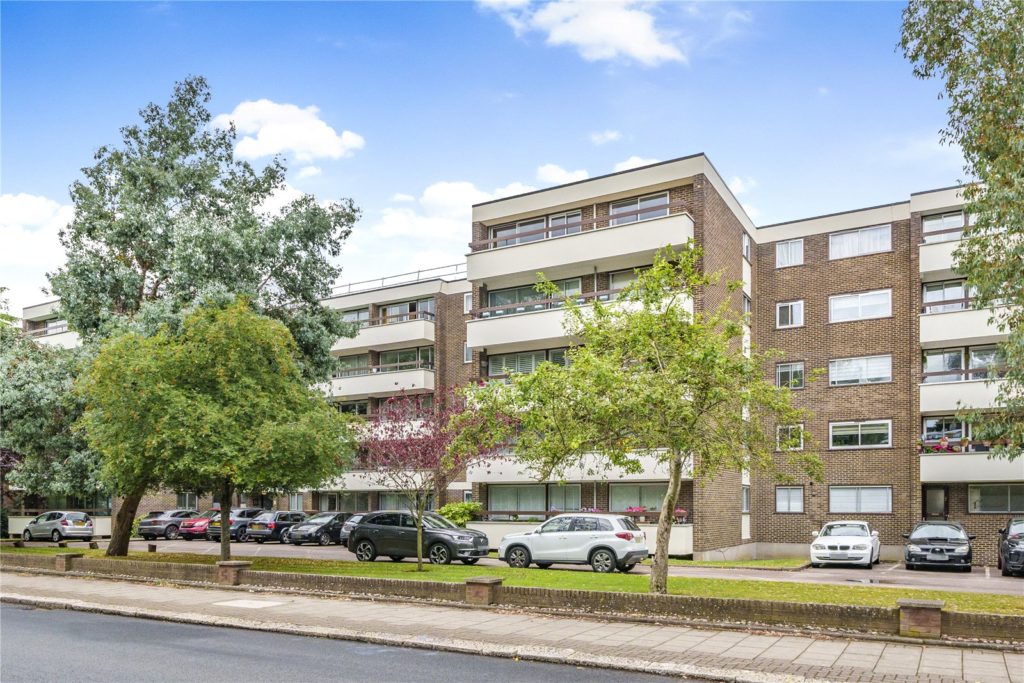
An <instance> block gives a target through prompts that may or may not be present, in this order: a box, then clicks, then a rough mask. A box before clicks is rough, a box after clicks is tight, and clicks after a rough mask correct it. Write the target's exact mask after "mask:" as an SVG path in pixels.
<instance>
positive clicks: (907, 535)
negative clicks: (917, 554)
mask: <svg viewBox="0 0 1024 683" xmlns="http://www.w3.org/2000/svg"><path fill="white" fill-rule="evenodd" d="M900 536H902V537H903V538H910V534H900Z"/></svg>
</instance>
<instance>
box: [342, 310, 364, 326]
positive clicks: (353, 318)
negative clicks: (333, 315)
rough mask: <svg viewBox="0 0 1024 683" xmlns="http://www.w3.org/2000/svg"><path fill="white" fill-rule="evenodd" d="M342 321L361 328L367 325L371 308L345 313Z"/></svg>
mask: <svg viewBox="0 0 1024 683" xmlns="http://www.w3.org/2000/svg"><path fill="white" fill-rule="evenodd" d="M341 318H342V320H344V321H345V322H347V323H355V324H357V325H359V326H363V325H365V324H366V321H367V320H369V319H370V309H369V308H356V309H353V310H351V311H345V312H344V313H342V314H341Z"/></svg>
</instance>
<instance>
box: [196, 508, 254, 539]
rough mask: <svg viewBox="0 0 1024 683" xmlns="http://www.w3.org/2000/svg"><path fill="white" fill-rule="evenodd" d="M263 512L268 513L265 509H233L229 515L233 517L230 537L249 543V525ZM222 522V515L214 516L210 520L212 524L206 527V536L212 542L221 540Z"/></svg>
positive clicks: (229, 532)
mask: <svg viewBox="0 0 1024 683" xmlns="http://www.w3.org/2000/svg"><path fill="white" fill-rule="evenodd" d="M263 512H266V511H265V510H264V509H263V508H231V512H230V513H229V514H230V515H231V516H230V519H231V529H230V530H229V531H228V534H229V537H230V538H231V539H232V540H237V541H239V542H241V543H245V542H246V541H248V540H249V523H250V522H251V521H252V520H253V518H254V517H256V516H257V515H260V514H262V513H263ZM220 520H221V515H214V516H213V518H211V519H210V523H209V524H207V525H206V535H207V536H208V537H209V538H210V540H211V541H219V540H220Z"/></svg>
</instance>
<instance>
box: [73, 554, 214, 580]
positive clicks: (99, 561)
mask: <svg viewBox="0 0 1024 683" xmlns="http://www.w3.org/2000/svg"><path fill="white" fill-rule="evenodd" d="M74 571H80V572H91V573H94V574H107V575H120V576H132V577H145V578H151V579H169V580H172V581H198V582H202V583H215V582H216V581H217V566H216V565H210V564H179V563H177V562H145V561H143V562H136V561H133V560H107V559H103V558H98V557H84V558H82V559H78V560H75V563H74Z"/></svg>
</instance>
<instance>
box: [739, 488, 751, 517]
mask: <svg viewBox="0 0 1024 683" xmlns="http://www.w3.org/2000/svg"><path fill="white" fill-rule="evenodd" d="M740 512H750V487H749V486H744V487H743V488H742V489H741V490H740Z"/></svg>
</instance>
